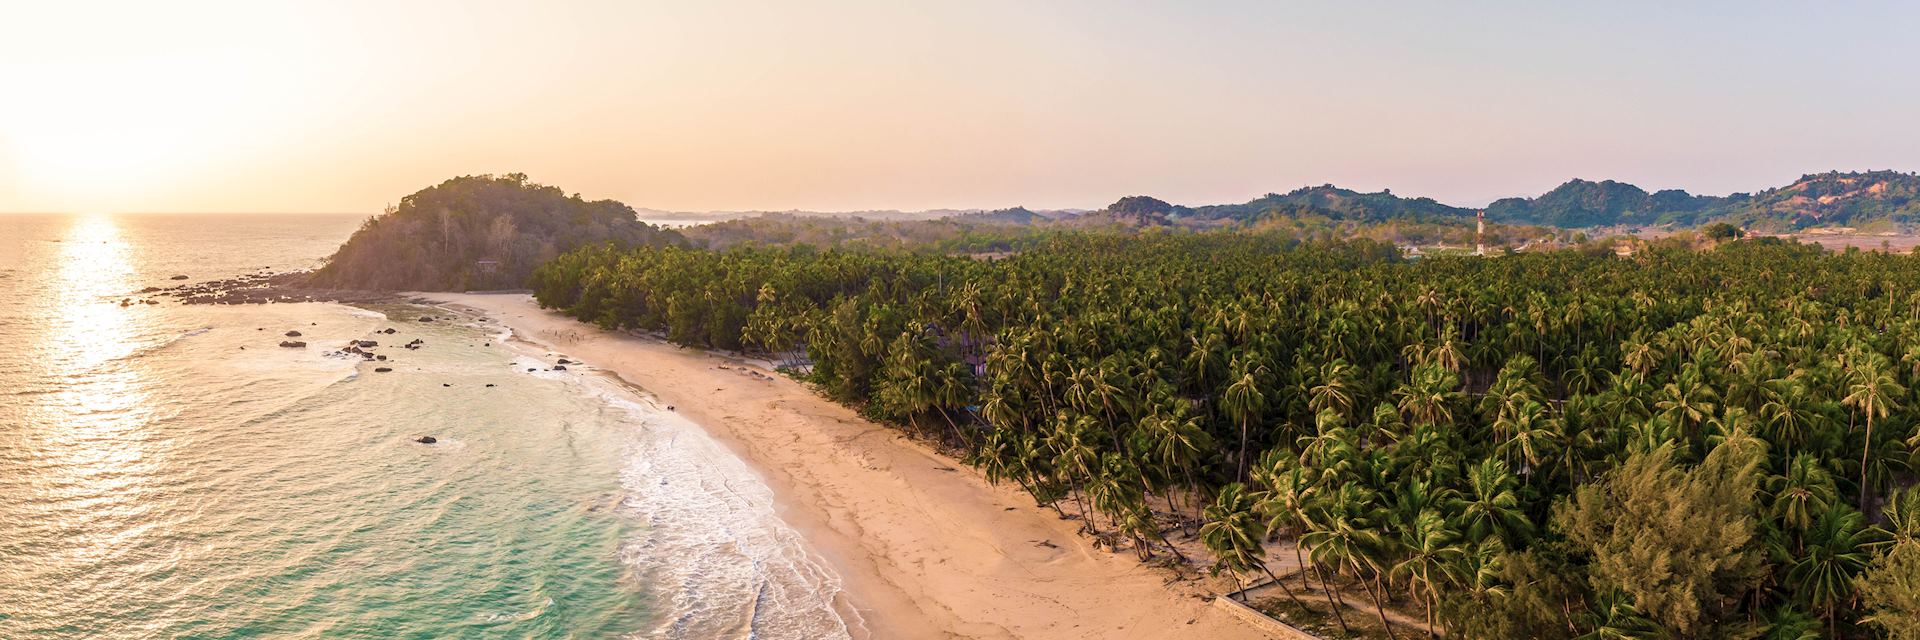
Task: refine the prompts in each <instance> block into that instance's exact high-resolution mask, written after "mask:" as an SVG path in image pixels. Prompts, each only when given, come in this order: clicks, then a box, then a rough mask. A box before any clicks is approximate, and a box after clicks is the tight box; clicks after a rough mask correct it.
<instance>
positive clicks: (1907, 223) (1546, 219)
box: [1486, 171, 1920, 230]
mask: <svg viewBox="0 0 1920 640" xmlns="http://www.w3.org/2000/svg"><path fill="white" fill-rule="evenodd" d="M1486 211H1487V218H1488V219H1489V220H1494V221H1498V222H1513V223H1525V224H1541V225H1551V226H1557V227H1593V226H1609V225H1646V224H1675V225H1679V226H1694V225H1700V224H1706V223H1709V222H1728V223H1731V224H1735V225H1739V226H1743V227H1756V228H1770V229H1779V230H1787V229H1800V228H1806V227H1814V226H1845V227H1862V226H1868V225H1875V224H1879V225H1885V226H1894V227H1899V228H1909V227H1913V226H1915V225H1916V224H1917V223H1920V174H1913V173H1902V172H1898V171H1864V172H1839V171H1830V172H1827V173H1817V174H1808V175H1804V176H1801V177H1800V179H1798V180H1795V181H1794V182H1793V183H1792V184H1789V185H1787V186H1784V187H1777V188H1773V189H1767V190H1765V191H1761V192H1759V193H1752V194H1748V193H1735V194H1732V195H1727V196H1700V195H1693V194H1690V193H1687V192H1686V191H1682V190H1678V189H1669V190H1664V191H1657V192H1654V193H1647V192H1646V191H1645V190H1643V189H1641V188H1639V187H1636V186H1634V185H1631V184H1627V183H1623V182H1614V181H1612V180H1606V181H1602V182H1592V181H1588V180H1572V181H1569V182H1567V183H1565V184H1562V185H1560V186H1558V187H1555V188H1554V189H1553V190H1552V191H1548V192H1546V193H1544V194H1541V195H1540V196H1539V197H1535V198H1507V199H1504V200H1499V201H1497V202H1494V203H1493V204H1490V205H1487V209H1486Z"/></svg>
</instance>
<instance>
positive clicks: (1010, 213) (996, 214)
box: [947, 207, 1047, 225]
mask: <svg viewBox="0 0 1920 640" xmlns="http://www.w3.org/2000/svg"><path fill="white" fill-rule="evenodd" d="M947 219H949V220H953V221H955V222H978V223H985V224H1018V225H1028V224H1034V223H1036V222H1042V221H1045V220H1047V218H1046V217H1044V216H1041V215H1040V214H1038V213H1034V212H1033V211H1032V210H1031V209H1028V208H1026V207H1014V208H1011V209H998V210H994V211H981V212H977V213H963V214H959V215H954V216H948V217H947Z"/></svg>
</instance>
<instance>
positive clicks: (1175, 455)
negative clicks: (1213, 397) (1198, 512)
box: [1141, 412, 1213, 533]
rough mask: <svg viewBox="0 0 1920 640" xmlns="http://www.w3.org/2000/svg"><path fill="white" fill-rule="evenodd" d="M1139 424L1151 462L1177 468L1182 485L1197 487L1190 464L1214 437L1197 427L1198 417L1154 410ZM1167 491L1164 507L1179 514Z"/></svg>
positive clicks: (1197, 462)
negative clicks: (1142, 430)
mask: <svg viewBox="0 0 1920 640" xmlns="http://www.w3.org/2000/svg"><path fill="white" fill-rule="evenodd" d="M1141 428H1142V429H1144V430H1145V432H1146V436H1147V441H1148V445H1147V446H1148V451H1147V453H1148V455H1150V456H1152V460H1153V462H1154V463H1155V464H1157V465H1159V466H1160V468H1162V469H1167V470H1169V471H1172V470H1178V471H1179V473H1180V476H1181V478H1182V479H1183V480H1184V483H1183V484H1182V485H1180V486H1181V487H1183V488H1186V489H1190V490H1191V489H1195V488H1197V487H1198V484H1197V483H1196V482H1195V481H1194V476H1193V468H1194V467H1195V466H1198V465H1199V463H1200V460H1201V459H1202V457H1203V456H1204V455H1205V453H1204V452H1205V451H1208V450H1210V449H1212V448H1213V438H1212V437H1211V436H1208V435H1207V431H1206V430H1205V429H1202V428H1200V422H1199V420H1196V419H1194V418H1186V417H1183V416H1181V415H1180V414H1179V413H1177V412H1176V413H1174V414H1172V415H1168V414H1166V413H1159V412H1156V413H1154V414H1153V415H1150V416H1148V417H1147V419H1146V420H1143V421H1141ZM1166 494H1167V496H1166V498H1167V510H1168V511H1172V512H1174V513H1175V514H1178V513H1179V510H1178V509H1176V508H1175V507H1174V504H1173V494H1174V492H1173V491H1171V490H1169V491H1167V492H1166ZM1181 526H1182V527H1183V528H1184V527H1185V526H1186V524H1185V523H1184V522H1182V525H1181ZM1189 533H1191V532H1189Z"/></svg>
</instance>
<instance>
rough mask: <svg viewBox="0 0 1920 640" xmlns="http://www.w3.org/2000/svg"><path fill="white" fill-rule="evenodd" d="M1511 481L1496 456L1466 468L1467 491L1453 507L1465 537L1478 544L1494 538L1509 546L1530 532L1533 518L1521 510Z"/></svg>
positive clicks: (1507, 469)
mask: <svg viewBox="0 0 1920 640" xmlns="http://www.w3.org/2000/svg"><path fill="white" fill-rule="evenodd" d="M1514 484H1515V483H1514V480H1513V472H1512V471H1511V470H1509V468H1508V467H1507V463H1506V462H1503V461H1501V460H1499V459H1496V458H1487V459H1485V460H1481V461H1480V464H1478V465H1475V466H1473V467H1469V468H1468V469H1467V490H1466V491H1464V492H1462V496H1461V497H1460V498H1459V500H1458V502H1457V503H1456V504H1455V505H1454V508H1453V510H1454V511H1455V512H1456V513H1459V514H1460V515H1459V519H1460V524H1461V526H1462V531H1463V532H1465V533H1466V536H1467V540H1469V541H1472V542H1474V543H1476V544H1477V543H1479V542H1481V541H1483V540H1486V539H1488V538H1489V537H1494V538H1498V539H1499V540H1501V541H1503V542H1505V543H1507V544H1508V545H1510V546H1511V545H1515V544H1517V543H1519V542H1521V541H1522V540H1525V539H1526V538H1527V537H1528V536H1530V535H1532V534H1533V521H1532V520H1530V519H1528V518H1527V515H1526V513H1525V512H1524V511H1522V510H1521V509H1520V497H1519V495H1518V494H1516V493H1514Z"/></svg>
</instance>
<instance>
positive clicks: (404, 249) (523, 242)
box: [311, 173, 681, 291]
mask: <svg viewBox="0 0 1920 640" xmlns="http://www.w3.org/2000/svg"><path fill="white" fill-rule="evenodd" d="M680 241H681V239H680V237H679V234H678V233H675V232H673V231H671V230H664V229H660V228H658V227H655V226H653V225H650V224H646V223H644V222H640V221H639V219H638V218H637V216H636V214H635V213H634V210H633V209H632V208H630V207H628V206H627V205H624V204H621V203H619V202H616V201H613V200H595V201H588V200H584V199H582V198H581V197H580V196H579V195H578V194H575V195H571V196H570V195H567V194H566V193H565V192H562V191H561V190H560V189H559V188H556V187H550V186H545V185H541V184H536V183H533V182H529V181H528V180H527V176H526V174H519V173H513V174H507V175H504V176H491V175H480V176H462V177H458V178H453V179H450V180H447V181H445V182H442V183H440V184H438V185H435V186H432V187H428V188H425V189H421V190H420V191H418V192H415V193H414V194H413V195H410V196H407V197H405V198H402V199H401V200H400V204H399V205H397V206H394V207H391V208H389V209H388V210H387V211H386V213H385V214H383V215H379V216H375V217H372V218H368V219H367V221H366V223H365V224H362V225H361V226H360V230H358V231H356V232H354V234H353V237H351V238H349V239H348V240H347V242H346V244H344V245H341V247H340V250H339V251H337V252H335V253H334V254H333V256H332V257H331V258H328V260H327V263H326V265H325V266H324V267H322V268H320V269H319V270H318V271H316V272H314V273H313V274H312V276H311V278H312V282H311V284H314V285H318V286H325V287H335V288H352V289H377V290H417V291H448V290H475V289H513V288H520V287H523V286H525V283H526V281H527V276H528V275H530V274H531V273H532V272H533V269H534V268H535V267H537V266H539V265H540V264H541V263H543V262H546V261H547V260H551V259H553V258H554V257H555V256H558V255H560V254H561V253H563V252H566V251H570V250H572V249H575V248H578V247H582V246H586V245H599V244H611V245H613V246H617V247H639V246H650V245H663V244H673V243H677V242H680Z"/></svg>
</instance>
